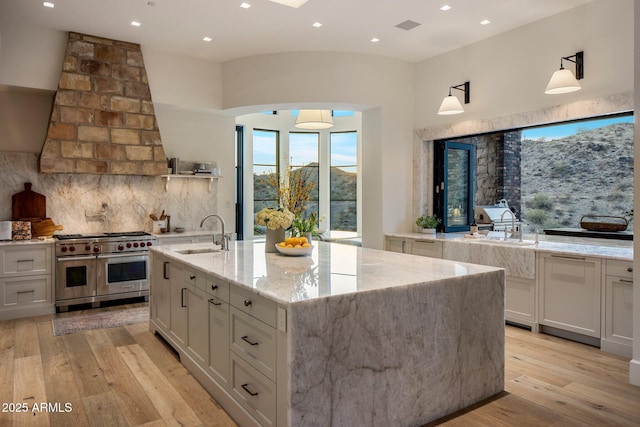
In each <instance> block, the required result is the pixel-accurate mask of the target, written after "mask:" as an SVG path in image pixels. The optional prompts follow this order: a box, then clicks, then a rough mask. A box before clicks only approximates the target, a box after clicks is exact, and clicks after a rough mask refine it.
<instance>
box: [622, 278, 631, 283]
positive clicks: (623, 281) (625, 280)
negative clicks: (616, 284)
mask: <svg viewBox="0 0 640 427" xmlns="http://www.w3.org/2000/svg"><path fill="white" fill-rule="evenodd" d="M620 281H621V282H622V283H633V280H629V279H620Z"/></svg>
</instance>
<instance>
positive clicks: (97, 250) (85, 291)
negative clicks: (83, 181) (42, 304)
mask: <svg viewBox="0 0 640 427" xmlns="http://www.w3.org/2000/svg"><path fill="white" fill-rule="evenodd" d="M54 237H55V238H56V243H55V254H56V295H55V296H56V307H57V308H58V310H59V311H67V310H68V309H69V306H70V305H75V304H85V303H91V304H92V305H93V306H94V307H97V306H98V305H99V304H100V302H102V301H109V300H115V299H123V298H133V297H145V299H148V297H149V274H150V273H149V248H150V247H151V246H153V245H155V244H156V238H155V237H154V236H152V235H151V234H149V233H146V232H143V231H133V232H121V233H103V234H93V235H80V234H61V235H54Z"/></svg>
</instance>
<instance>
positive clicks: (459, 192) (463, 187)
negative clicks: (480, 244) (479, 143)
mask: <svg viewBox="0 0 640 427" xmlns="http://www.w3.org/2000/svg"><path fill="white" fill-rule="evenodd" d="M434 162H435V168H434V172H435V177H434V180H435V182H436V183H439V185H437V186H436V191H435V192H434V214H435V215H436V216H437V217H438V218H440V219H441V220H442V228H444V231H445V232H450V231H466V230H469V225H470V224H471V221H472V220H473V193H474V191H473V189H474V177H475V172H474V171H475V147H474V145H473V144H466V143H461V142H454V141H438V142H437V143H436V145H435V155H434Z"/></svg>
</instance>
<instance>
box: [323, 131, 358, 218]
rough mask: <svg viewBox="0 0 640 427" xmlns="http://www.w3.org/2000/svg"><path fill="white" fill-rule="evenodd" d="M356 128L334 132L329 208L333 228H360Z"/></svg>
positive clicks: (332, 137) (332, 138) (332, 134)
mask: <svg viewBox="0 0 640 427" xmlns="http://www.w3.org/2000/svg"><path fill="white" fill-rule="evenodd" d="M357 140H358V135H357V133H356V132H333V133H331V141H330V142H331V169H330V173H329V179H330V182H331V184H330V192H329V198H330V203H329V212H330V217H331V224H330V228H331V230H339V231H357V229H358V184H357V183H358V162H357Z"/></svg>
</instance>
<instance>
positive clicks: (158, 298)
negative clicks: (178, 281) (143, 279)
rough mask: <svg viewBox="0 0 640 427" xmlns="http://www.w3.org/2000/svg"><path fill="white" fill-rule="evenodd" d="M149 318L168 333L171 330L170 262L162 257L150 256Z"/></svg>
mask: <svg viewBox="0 0 640 427" xmlns="http://www.w3.org/2000/svg"><path fill="white" fill-rule="evenodd" d="M152 257H153V258H152V264H153V275H152V277H151V284H150V288H151V292H150V296H151V304H150V305H151V318H152V319H154V320H155V322H156V324H157V325H158V326H160V327H161V328H163V329H164V330H165V332H168V331H169V329H170V328H171V321H170V319H171V280H170V276H169V274H170V262H169V261H168V260H167V259H166V258H165V257H163V256H161V255H158V254H155V253H154V254H152Z"/></svg>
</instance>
